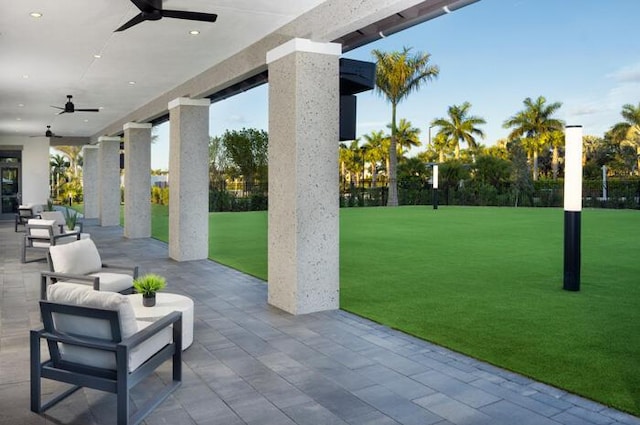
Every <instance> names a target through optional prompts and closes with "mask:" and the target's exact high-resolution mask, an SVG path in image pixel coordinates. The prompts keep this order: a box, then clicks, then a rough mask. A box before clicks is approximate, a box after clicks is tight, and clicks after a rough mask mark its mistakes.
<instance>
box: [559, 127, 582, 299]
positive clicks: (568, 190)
mask: <svg viewBox="0 0 640 425" xmlns="http://www.w3.org/2000/svg"><path fill="white" fill-rule="evenodd" d="M565 141H566V142H565V143H566V148H565V168H564V169H565V171H564V282H563V289H564V290H566V291H579V290H580V232H581V228H580V227H581V223H580V218H581V217H580V216H581V213H582V126H581V125H568V126H566V127H565Z"/></svg>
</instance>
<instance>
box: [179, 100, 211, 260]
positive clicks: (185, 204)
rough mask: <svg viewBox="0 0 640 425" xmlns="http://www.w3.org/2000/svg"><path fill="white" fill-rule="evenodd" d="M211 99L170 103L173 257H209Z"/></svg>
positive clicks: (197, 258)
mask: <svg viewBox="0 0 640 425" xmlns="http://www.w3.org/2000/svg"><path fill="white" fill-rule="evenodd" d="M209 105H210V102H209V100H208V99H190V98H185V97H180V98H178V99H175V100H172V101H171V102H169V125H170V130H169V178H170V182H169V257H171V258H173V259H174V260H177V261H189V260H201V259H205V258H207V257H208V255H209Z"/></svg>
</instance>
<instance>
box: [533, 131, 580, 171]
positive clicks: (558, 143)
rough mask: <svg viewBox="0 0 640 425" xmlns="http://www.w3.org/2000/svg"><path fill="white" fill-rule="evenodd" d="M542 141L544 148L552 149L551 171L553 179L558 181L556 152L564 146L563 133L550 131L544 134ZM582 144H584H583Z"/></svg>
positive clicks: (557, 154)
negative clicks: (549, 147)
mask: <svg viewBox="0 0 640 425" xmlns="http://www.w3.org/2000/svg"><path fill="white" fill-rule="evenodd" d="M542 139H543V140H544V142H543V145H544V146H551V148H552V149H553V153H552V156H551V171H552V173H553V179H554V180H557V179H558V163H559V162H560V161H559V157H560V155H559V153H558V150H559V149H560V148H561V147H563V146H564V132H563V131H560V130H554V131H550V132H549V133H546V134H545V135H544V136H543V137H542ZM583 144H584V142H583Z"/></svg>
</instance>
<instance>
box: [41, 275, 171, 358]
mask: <svg viewBox="0 0 640 425" xmlns="http://www.w3.org/2000/svg"><path fill="white" fill-rule="evenodd" d="M47 297H48V299H49V300H51V301H55V302H60V303H65V304H74V305H80V306H84V307H95V308H102V309H106V310H115V311H118V318H119V321H120V332H121V334H122V335H121V336H122V338H123V339H125V338H127V337H129V336H131V335H133V334H135V333H136V332H138V330H140V329H144V328H145V327H146V326H148V325H150V324H151V323H149V322H138V321H136V320H135V314H134V312H133V307H132V306H131V303H130V301H129V297H126V296H124V295H121V294H118V293H115V292H103V291H94V290H93V289H91V288H90V287H88V286H86V285H78V284H74V283H65V282H58V283H56V284H53V285H51V286H49V288H48V289H47ZM54 321H55V325H56V328H57V329H58V330H59V331H62V332H67V333H70V334H75V335H80V336H90V337H93V338H100V339H106V340H112V339H113V337H112V335H111V329H110V327H109V323H108V321H105V320H101V319H95V318H91V317H87V318H78V317H72V316H65V315H63V314H56V315H55V316H54ZM171 339H172V333H171V328H165V329H163V330H162V331H161V332H159V333H158V334H156V335H154V336H153V337H152V338H149V339H148V340H147V341H145V342H144V343H142V344H140V345H139V346H137V347H136V348H134V349H133V350H131V352H130V353H129V371H133V370H135V369H136V368H138V367H139V366H140V365H141V364H142V363H144V362H145V361H146V360H147V359H148V358H149V357H151V356H152V355H153V354H155V353H156V352H158V351H159V350H160V349H161V348H162V347H164V346H165V345H167V344H169V343H170V342H171ZM61 351H62V356H63V358H64V360H67V361H70V362H74V363H79V364H84V365H87V366H94V367H101V368H104V369H115V368H116V361H115V355H114V354H112V353H107V352H104V351H100V350H95V349H91V348H86V347H77V346H71V345H65V346H64V347H61Z"/></svg>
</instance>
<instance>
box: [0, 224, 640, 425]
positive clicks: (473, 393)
mask: <svg viewBox="0 0 640 425" xmlns="http://www.w3.org/2000/svg"><path fill="white" fill-rule="evenodd" d="M85 231H86V232H89V233H91V237H92V239H93V240H94V241H95V242H96V245H97V246H98V248H99V250H100V252H101V255H102V256H103V258H104V259H105V260H106V261H105V262H114V263H116V262H117V263H124V264H138V265H140V271H141V273H146V272H155V273H159V274H162V275H164V276H166V277H167V280H168V282H169V285H168V288H167V291H169V292H175V293H180V294H184V295H187V296H189V297H191V298H193V300H194V302H195V331H194V343H193V345H192V346H191V347H190V348H189V349H188V350H186V351H185V352H184V354H183V361H184V367H183V383H182V387H181V388H180V389H179V390H178V391H177V392H175V393H174V394H173V395H172V396H170V397H169V399H167V400H166V401H165V402H164V403H163V404H162V405H160V407H158V408H157V409H156V410H155V411H154V413H152V414H151V416H149V417H148V418H147V420H146V421H145V422H144V423H145V424H147V425H152V424H172V425H182V424H185V425H187V424H200V425H213V424H220V425H235V424H256V425H258V424H259V425H287V424H289V425H291V424H298V425H311V424H313V425H316V424H318V425H325V424H327V425H337V424H340V425H345V424H361V425H387V424H407V425H412V424H416V425H429V424H439V425H445V424H456V425H485V424H486V425H489V424H490V425H501V424H504V425H529V424H531V425H557V424H564V425H574V424H585V425H590V424H612V425H616V424H625V425H640V419H639V418H636V417H634V416H631V415H628V414H625V413H622V412H619V411H617V410H614V409H611V408H608V407H606V406H603V405H601V404H598V403H595V402H592V401H590V400H586V399H584V398H581V397H577V396H574V395H572V394H568V393H567V392H565V391H562V390H559V389H557V388H553V387H550V386H548V385H545V384H541V383H538V382H535V381H533V380H531V379H528V378H525V377H522V376H520V375H517V374H515V373H512V372H509V371H505V370H503V369H500V368H497V367H495V366H492V365H489V364H486V363H483V362H480V361H477V360H475V359H472V358H469V357H466V356H463V355H461V354H458V353H455V352H452V351H449V350H447V349H444V348H441V347H439V346H436V345H433V344H430V343H428V342H425V341H422V340H419V339H416V338H413V337H411V336H408V335H405V334H403V333H401V332H398V331H395V330H392V329H389V328H387V327H385V326H381V325H379V324H376V323H373V322H371V321H369V320H366V319H363V318H360V317H358V316H355V315H352V314H349V313H346V312H344V311H330V312H322V313H314V314H309V315H302V316H292V315H289V314H287V313H284V312H282V311H280V310H278V309H276V308H273V307H270V306H269V305H267V302H266V299H267V286H266V284H265V283H264V282H262V281H260V280H258V279H256V278H253V277H251V276H248V275H245V274H243V273H240V272H238V271H236V270H233V269H230V268H228V267H224V266H222V265H220V264H217V263H215V262H213V261H208V260H201V261H190V262H182V263H179V262H175V261H173V260H170V259H169V258H168V248H167V245H166V244H165V243H163V242H160V241H157V240H154V239H137V240H129V239H125V238H124V237H123V232H122V228H120V227H99V226H96V225H95V224H94V225H91V221H88V222H87V223H85ZM22 235H23V234H22V233H15V232H14V229H13V224H12V222H0V425H18V424H78V425H80V424H82V425H92V424H115V417H114V412H115V396H113V395H111V394H106V393H101V392H97V391H92V390H82V391H78V392H76V393H75V394H73V395H72V396H71V397H69V398H68V399H67V400H65V401H64V402H62V403H61V404H59V405H57V406H55V407H54V408H52V409H50V410H49V411H47V413H46V414H45V415H42V416H41V415H36V414H34V413H31V412H30V411H29V341H28V334H29V330H30V329H32V328H37V327H39V325H40V319H39V311H38V296H39V281H40V279H39V272H40V271H41V270H44V269H45V267H46V264H45V263H43V262H36V263H27V264H21V263H20V258H19V256H20V254H19V253H20V243H21V238H22ZM166 366H168V365H166ZM169 373H170V371H169V368H168V367H165V368H164V369H162V370H161V372H160V373H158V374H157V375H156V376H155V377H154V379H151V380H147V381H144V382H143V383H141V384H140V385H139V387H138V388H137V390H136V392H134V405H135V402H136V400H137V399H140V394H141V393H142V392H144V391H153V390H154V388H155V387H156V386H157V384H158V382H159V381H158V380H163V379H168V377H169V376H170V375H169ZM56 388H58V384H57V383H47V384H46V385H45V386H44V390H45V391H48V392H53V390H55V389H56ZM142 398H144V397H142Z"/></svg>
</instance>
